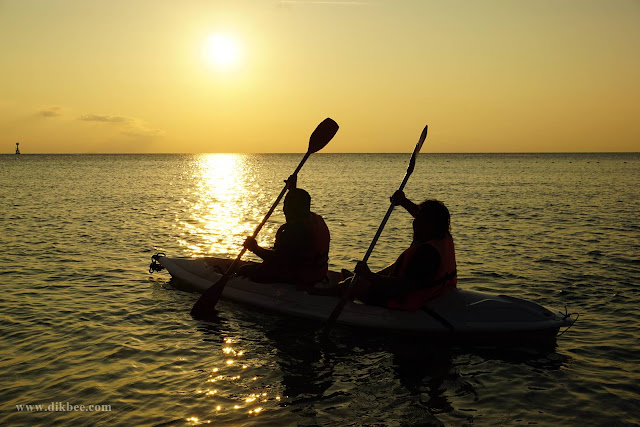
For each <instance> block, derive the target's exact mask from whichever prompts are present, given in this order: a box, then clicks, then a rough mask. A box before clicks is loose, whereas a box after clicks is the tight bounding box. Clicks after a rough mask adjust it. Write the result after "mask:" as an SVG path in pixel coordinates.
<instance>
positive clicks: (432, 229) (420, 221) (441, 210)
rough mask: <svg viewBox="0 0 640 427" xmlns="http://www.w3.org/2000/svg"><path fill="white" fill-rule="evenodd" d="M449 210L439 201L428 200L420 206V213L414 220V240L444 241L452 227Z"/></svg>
mask: <svg viewBox="0 0 640 427" xmlns="http://www.w3.org/2000/svg"><path fill="white" fill-rule="evenodd" d="M450 224H451V216H450V215H449V209H447V207H446V206H445V205H444V203H442V202H441V201H439V200H435V199H428V200H425V201H424V202H422V203H420V205H418V213H417V214H416V217H415V219H414V220H413V239H414V240H415V241H418V242H426V241H428V240H432V239H442V238H444V237H445V236H446V235H447V233H449V230H450V227H451V225H450Z"/></svg>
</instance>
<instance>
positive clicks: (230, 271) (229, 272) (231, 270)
mask: <svg viewBox="0 0 640 427" xmlns="http://www.w3.org/2000/svg"><path fill="white" fill-rule="evenodd" d="M310 155H311V153H310V152H307V154H305V155H304V157H303V158H302V160H301V161H300V164H299V165H298V167H297V168H296V170H295V171H294V172H293V174H292V175H298V172H300V169H302V166H303V165H304V163H305V162H306V161H307V159H308V158H309V156H310ZM288 189H289V183H287V184H285V186H284V188H283V189H282V191H281V192H280V194H279V195H278V198H277V199H276V201H275V202H274V203H273V205H271V208H270V209H269V211H268V212H267V214H266V215H265V216H264V218H263V219H262V222H261V223H260V224H259V225H258V227H256V230H255V231H254V232H253V235H252V237H253V238H254V239H255V238H256V236H257V235H258V233H260V230H262V227H264V225H265V224H266V223H267V220H268V219H269V217H270V216H271V214H272V213H273V211H274V210H275V209H276V207H277V206H278V204H279V203H280V200H282V197H284V195H285V193H286V192H287V190H288ZM246 251H247V248H245V247H243V248H242V250H241V251H240V253H239V254H238V256H237V257H236V259H235V260H233V262H232V263H231V265H230V266H229V268H227V271H225V273H224V275H223V276H222V277H221V278H220V280H219V281H221V280H222V279H223V278H228V277H229V276H231V275H232V274H233V273H234V272H235V269H236V266H237V265H238V263H239V262H240V259H241V258H242V255H244V253H245V252H246ZM216 285H217V283H216ZM214 286H215V285H214Z"/></svg>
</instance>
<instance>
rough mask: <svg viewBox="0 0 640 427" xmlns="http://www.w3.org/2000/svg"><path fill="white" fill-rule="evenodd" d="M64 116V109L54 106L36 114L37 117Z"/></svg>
mask: <svg viewBox="0 0 640 427" xmlns="http://www.w3.org/2000/svg"><path fill="white" fill-rule="evenodd" d="M61 115H62V107H58V106H52V107H46V108H43V109H41V110H40V111H38V112H36V113H35V116H36V117H43V118H52V117H60V116H61Z"/></svg>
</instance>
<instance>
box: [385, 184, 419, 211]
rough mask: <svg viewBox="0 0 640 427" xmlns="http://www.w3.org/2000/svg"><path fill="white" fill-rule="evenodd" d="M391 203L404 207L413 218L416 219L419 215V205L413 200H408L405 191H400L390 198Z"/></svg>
mask: <svg viewBox="0 0 640 427" xmlns="http://www.w3.org/2000/svg"><path fill="white" fill-rule="evenodd" d="M389 200H391V203H393V204H394V205H397V206H402V207H403V208H405V209H406V210H407V212H409V213H410V214H411V216H412V217H414V218H415V217H416V216H417V215H418V209H419V207H418V205H416V204H415V203H413V202H412V201H411V200H409V199H407V196H405V195H404V191H402V190H398V191H396V192H395V193H393V195H392V196H391V197H390V198H389Z"/></svg>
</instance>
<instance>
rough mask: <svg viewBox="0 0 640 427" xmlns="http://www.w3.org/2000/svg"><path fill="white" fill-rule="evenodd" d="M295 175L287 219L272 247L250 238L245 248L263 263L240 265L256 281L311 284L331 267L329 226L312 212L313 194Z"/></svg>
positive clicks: (287, 200) (287, 198) (286, 203)
mask: <svg viewBox="0 0 640 427" xmlns="http://www.w3.org/2000/svg"><path fill="white" fill-rule="evenodd" d="M296 181H297V180H296V177H295V176H292V177H289V179H288V180H287V183H288V184H289V191H288V192H287V195H286V196H285V198H284V206H283V211H284V216H285V218H286V220H287V222H286V223H285V224H284V225H282V226H281V227H280V228H279V229H278V231H277V232H276V238H275V243H274V245H273V249H267V248H263V247H261V246H259V245H258V243H257V242H256V239H254V238H253V237H248V238H247V240H245V242H244V247H245V248H247V250H249V251H251V252H253V253H254V254H256V255H257V256H259V257H260V258H262V260H263V262H262V263H261V264H249V265H244V266H242V267H241V268H240V270H239V274H240V275H244V276H247V277H249V278H250V279H251V280H253V281H254V282H262V283H269V282H285V283H293V284H296V285H309V284H312V283H315V282H318V281H321V280H323V279H324V278H325V277H326V275H327V271H328V269H329V265H328V261H329V240H330V236H329V229H328V228H327V225H326V224H325V222H324V219H322V217H321V216H320V215H318V214H316V213H314V212H311V196H310V195H309V193H307V192H306V191H305V190H303V189H301V188H296Z"/></svg>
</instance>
